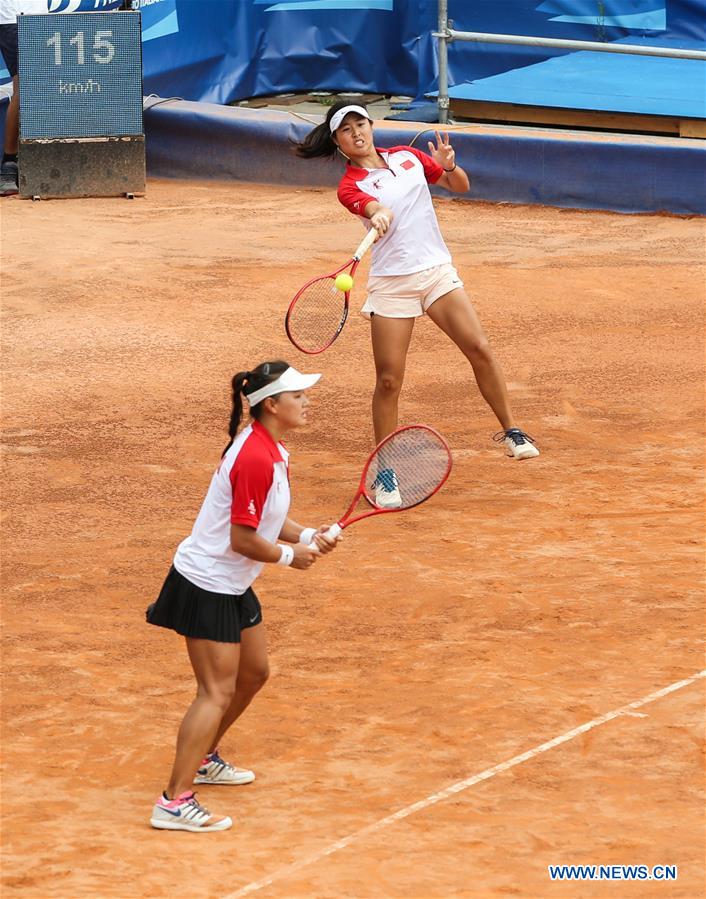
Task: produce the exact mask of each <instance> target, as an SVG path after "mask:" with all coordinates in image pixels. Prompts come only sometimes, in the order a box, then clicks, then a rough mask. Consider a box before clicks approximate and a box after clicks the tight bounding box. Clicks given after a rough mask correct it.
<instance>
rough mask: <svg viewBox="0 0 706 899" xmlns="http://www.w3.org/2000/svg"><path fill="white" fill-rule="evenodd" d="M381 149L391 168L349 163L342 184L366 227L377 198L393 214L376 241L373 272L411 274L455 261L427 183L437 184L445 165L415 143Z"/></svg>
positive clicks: (342, 195)
mask: <svg viewBox="0 0 706 899" xmlns="http://www.w3.org/2000/svg"><path fill="white" fill-rule="evenodd" d="M376 149H377V151H378V153H379V154H380V156H382V158H383V159H384V160H385V162H386V163H387V168H385V169H363V168H360V167H358V166H352V165H348V166H346V171H345V174H344V175H343V178H341V181H340V183H339V185H338V199H339V200H340V201H341V203H342V204H343V205H344V206H345V207H346V209H348V210H349V212H352V213H353V214H354V215H357V216H359V217H360V218H361V220H362V221H363V223H364V224H365V226H366V227H368V228H369V227H370V220H369V219H368V218H366V216H365V215H363V210H364V209H365V207H366V206H367V205H368V203H370V202H371V201H373V200H375V201H377V202H378V203H382V205H383V206H387V207H388V209H391V210H392V212H393V214H394V218H393V220H392V224H391V226H390V228H389V230H388V231H387V233H386V234H385V236H384V237H382V238H381V239H380V240H378V241H377V242H376V243H374V244H373V261H372V264H371V266H370V274H371V275H409V274H412V273H413V272H421V271H423V270H424V269H427V268H432V266H435V265H442V264H443V263H445V262H451V254H450V253H449V251H448V249H447V247H446V244H445V243H444V238H443V237H442V236H441V231H440V230H439V223H438V221H437V219H436V213H435V212H434V206H433V205H432V202H431V194H430V193H429V188H428V186H427V185H428V184H436V182H437V181H438V180H439V178H440V177H441V175H442V173H443V171H444V170H443V168H442V167H441V166H440V165H439V163H438V162H436V161H435V160H433V159H432V158H431V156H429V155H428V154H427V153H422V152H421V150H417V149H416V147H391V148H390V149H389V150H381V149H379V148H376Z"/></svg>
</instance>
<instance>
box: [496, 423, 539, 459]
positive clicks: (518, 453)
mask: <svg viewBox="0 0 706 899" xmlns="http://www.w3.org/2000/svg"><path fill="white" fill-rule="evenodd" d="M493 440H494V441H495V442H496V443H500V442H501V441H502V442H503V443H504V444H505V446H506V447H507V448H508V456H510V458H511V459H534V457H535V456H538V455H539V450H538V449H537V447H536V446H535V445H534V440H533V439H532V438H531V437H530V436H529V434H525V432H524V431H521V430H520V429H519V428H508V430H507V431H498V433H497V434H496V435H495V436H494V437H493Z"/></svg>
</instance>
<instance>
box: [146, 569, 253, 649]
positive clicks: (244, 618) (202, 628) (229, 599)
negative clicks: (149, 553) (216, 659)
mask: <svg viewBox="0 0 706 899" xmlns="http://www.w3.org/2000/svg"><path fill="white" fill-rule="evenodd" d="M146 618H147V623H148V624H156V625H157V626H158V627H166V628H169V629H170V630H173V631H176V632H177V634H181V635H182V636H184V637H193V638H196V639H201V640H215V641H216V642H218V643H240V634H241V632H242V631H244V630H246V629H247V628H249V627H255V625H257V624H260V622H261V621H262V608H261V607H260V601H259V600H258V598H257V596H256V595H255V591H254V590H253V589H252V587H249V588H248V589H247V590H246V591H245V593H243V594H241V595H240V596H233V595H231V594H228V593H212V592H211V591H210V590H203V589H202V588H201V587H197V586H196V584H192V583H191V581H190V580H188V579H187V578H185V577H184V576H183V575H182V574H179V572H178V571H177V570H176V568H174V566H173V565H172V567H171V568H170V570H169V574H168V575H167V578H166V580H165V581H164V584H163V586H162V589H161V591H160V594H159V596H158V597H157V600H156V602H153V603H152V604H151V605H150V606H148V608H147V612H146Z"/></svg>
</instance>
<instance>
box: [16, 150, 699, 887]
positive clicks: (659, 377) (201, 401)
mask: <svg viewBox="0 0 706 899" xmlns="http://www.w3.org/2000/svg"><path fill="white" fill-rule="evenodd" d="M293 164H296V163H293ZM437 210H438V214H439V218H440V222H441V226H442V230H443V231H444V233H445V236H446V238H447V241H448V243H449V246H450V249H451V251H452V253H453V255H454V258H455V262H456V264H457V266H458V268H459V270H460V272H461V274H462V276H463V277H464V279H465V281H466V284H467V287H468V288H469V289H470V292H471V293H472V295H473V297H474V300H475V302H476V305H477V308H478V311H479V313H480V315H481V318H482V320H483V322H484V324H485V326H486V329H487V331H488V332H489V335H490V338H491V341H492V343H493V346H494V347H495V350H496V353H497V355H498V356H499V357H500V359H501V361H502V364H503V366H504V369H505V373H506V376H507V379H508V382H509V385H510V390H511V396H512V400H513V403H514V406H515V409H516V411H517V415H518V418H519V420H520V422H521V423H522V425H523V426H524V427H525V428H526V429H527V431H528V432H529V433H530V434H532V435H533V436H534V437H535V438H536V439H537V441H538V443H539V445H540V447H541V450H542V455H541V457H540V458H539V459H537V460H535V461H530V462H524V463H517V462H514V461H511V460H509V459H507V458H505V457H504V455H503V451H502V450H501V449H500V448H499V447H498V445H497V444H494V443H493V442H492V441H491V437H492V435H493V433H494V432H495V431H496V430H497V428H496V425H495V422H494V420H493V418H492V416H491V415H490V413H489V411H488V410H487V408H486V407H485V405H484V403H483V402H482V400H481V399H480V396H479V394H478V392H477V390H476V387H475V382H474V381H473V379H472V377H471V374H470V368H469V367H468V366H467V364H466V363H465V361H464V360H463V359H462V358H461V357H460V355H459V353H458V352H457V351H456V350H455V348H454V347H452V346H451V345H450V344H449V343H448V342H447V340H446V338H445V337H444V336H443V335H442V334H441V333H440V332H438V331H437V330H436V329H435V327H434V326H433V325H432V323H431V322H429V321H422V322H420V323H419V324H418V327H417V330H416V334H415V337H414V340H413V347H412V351H411V353H410V358H409V365H408V371H407V378H408V380H407V385H406V390H405V392H404V394H403V399H402V404H401V415H402V420H403V422H405V423H411V422H424V423H428V424H431V425H434V426H436V427H438V428H439V429H440V430H441V431H442V432H443V433H444V434H446V436H447V437H448V439H449V441H450V443H451V446H452V449H453V453H454V462H455V464H454V469H453V472H452V475H451V479H450V481H449V483H448V484H447V486H446V487H445V488H444V490H443V491H442V492H441V493H440V494H439V495H438V496H437V497H435V498H434V499H433V500H432V501H431V502H430V503H428V504H427V505H426V506H424V507H421V508H419V509H417V510H415V511H413V512H411V513H408V514H406V515H398V516H393V515H390V516H381V517H379V518H377V519H375V520H373V521H371V522H365V523H364V524H361V525H357V526H354V527H353V528H351V529H350V530H349V531H348V532H347V537H346V540H345V542H344V543H343V544H342V545H341V547H340V549H339V550H338V551H337V553H336V554H335V557H332V558H330V559H325V560H322V561H321V562H319V563H318V564H317V565H316V566H314V568H313V569H312V570H311V571H310V572H307V573H305V572H299V571H293V570H284V569H281V568H276V567H275V566H270V567H268V570H267V571H266V572H265V574H264V575H263V576H262V578H261V580H260V581H259V587H258V593H259V595H260V598H261V600H262V602H263V607H264V613H265V622H266V628H267V633H268V638H269V643H270V650H271V662H272V677H271V680H270V682H269V683H268V684H267V686H266V688H265V690H264V691H263V693H261V694H260V696H259V697H258V698H257V699H256V700H255V703H254V705H253V706H252V708H251V709H250V710H249V711H248V712H246V714H245V716H244V717H243V718H242V719H241V722H240V724H239V726H237V728H236V730H235V731H233V732H232V733H231V735H230V740H229V741H228V742H226V743H225V745H224V746H223V754H224V755H225V757H226V758H228V759H231V760H233V761H235V762H237V763H240V764H241V765H246V766H248V767H252V768H254V769H255V770H256V772H257V780H256V782H255V783H254V784H252V785H250V786H245V787H205V788H202V789H201V791H200V793H199V797H200V798H201V800H202V801H203V802H204V803H205V804H206V805H207V806H208V807H209V808H210V809H211V810H212V811H214V812H217V813H222V814H230V815H232V816H233V818H234V819H235V826H234V828H233V829H232V830H230V831H227V832H224V833H218V834H210V835H206V834H203V835H195V834H188V833H164V832H157V831H154V830H152V829H151V828H150V827H149V825H148V819H149V815H150V810H151V805H152V803H153V802H154V800H155V799H156V797H157V796H158V794H159V792H160V791H161V790H162V789H163V788H164V786H165V784H166V780H167V776H168V770H169V767H170V765H171V761H172V749H173V741H174V737H175V734H176V729H177V726H178V723H179V721H180V719H181V716H182V714H183V712H184V710H185V708H186V707H187V705H188V703H189V702H190V700H191V697H192V690H193V688H192V677H191V672H190V669H189V666H188V662H187V659H186V654H185V651H184V648H183V645H182V642H181V639H180V638H178V637H177V636H176V635H174V634H171V633H170V632H167V631H162V630H160V629H157V628H150V627H148V626H147V625H146V624H144V617H143V616H144V608H145V606H146V605H147V603H148V602H150V601H151V600H153V599H154V597H155V596H156V593H157V591H158V589H159V587H160V585H161V582H162V580H163V578H164V575H165V574H166V571H167V568H168V566H169V563H170V561H171V557H172V554H173V552H174V549H175V547H176V545H177V543H178V542H179V541H180V540H181V539H182V538H183V537H184V536H185V535H186V534H187V533H188V531H189V530H190V527H191V524H192V522H193V519H194V517H195V515H196V513H197V511H198V508H199V506H200V503H201V500H202V497H203V494H204V492H205V490H206V487H207V484H208V482H209V478H210V475H211V472H212V469H213V467H214V465H215V464H216V462H217V460H218V458H219V455H220V452H221V450H222V448H223V446H224V445H225V443H226V427H227V420H228V415H229V411H230V399H229V396H228V386H229V379H230V377H231V375H232V374H233V373H234V372H235V371H236V370H238V369H241V368H244V367H251V366H253V365H254V364H256V363H257V362H258V361H261V360H263V359H267V358H285V359H287V360H289V361H290V362H291V363H293V364H295V365H297V366H298V367H300V368H303V369H304V370H309V371H322V372H324V375H325V377H324V379H323V380H322V382H321V385H320V387H318V388H316V389H315V390H314V391H312V394H311V396H312V399H313V401H314V403H313V406H312V411H311V416H310V425H309V426H308V429H307V430H306V431H305V432H299V433H297V434H294V435H292V438H291V439H290V441H289V447H290V450H291V451H292V453H293V458H292V481H293V506H292V514H293V517H295V518H297V519H298V520H301V521H303V522H305V523H309V524H318V523H323V522H324V521H330V520H334V519H335V518H336V517H338V516H339V515H340V514H342V512H343V511H344V510H345V507H346V505H347V501H348V498H349V495H350V493H351V491H352V489H353V487H354V486H355V483H356V482H357V477H358V472H359V469H360V466H361V463H362V461H363V459H364V457H365V455H366V452H367V450H368V449H369V447H370V446H371V440H372V434H371V427H370V424H369V395H370V392H371V387H372V383H373V368H372V359H371V353H370V348H369V338H368V326H367V324H366V323H365V322H364V321H363V319H361V318H360V317H359V316H357V315H352V317H351V320H350V322H349V324H348V325H347V326H346V330H345V331H344V333H343V335H342V337H341V339H340V340H339V341H338V343H337V344H336V345H335V346H334V347H333V348H332V349H331V350H329V351H328V352H327V353H325V354H324V355H323V356H320V357H318V358H307V357H303V356H301V355H300V354H298V353H297V352H296V351H295V350H293V348H291V347H290V346H289V344H288V343H287V340H286V337H285V335H284V331H283V327H282V321H283V314H284V310H285V308H286V304H287V301H288V298H289V295H290V294H291V293H292V292H293V289H294V288H295V287H297V286H298V285H299V284H300V283H301V282H303V281H304V280H305V279H307V278H308V277H310V276H311V275H313V274H316V273H317V272H318V271H319V270H322V271H326V270H328V269H330V268H332V267H333V266H334V263H336V261H337V260H339V259H340V258H341V256H343V257H345V255H346V254H347V253H349V252H351V251H352V249H353V248H354V246H355V245H356V244H357V242H358V239H359V237H360V233H359V225H358V224H357V222H356V221H355V220H354V219H353V218H352V217H350V216H348V215H347V214H346V213H345V212H344V211H343V209H342V208H340V207H339V206H338V204H337V202H336V199H335V196H334V194H333V192H332V191H328V190H286V189H280V188H276V187H262V186H257V185H245V184H235V183H229V184H217V183H194V184H187V183H183V182H181V183H178V182H164V181H162V182H150V184H149V188H148V194H147V196H146V197H145V198H144V199H138V200H135V201H133V202H128V201H126V200H84V201H78V200H77V201H49V202H41V203H32V202H29V201H21V200H18V199H9V200H3V201H2V254H3V260H2V276H3V309H4V327H3V353H4V377H3V391H2V400H3V412H4V425H5V436H4V441H3V442H4V462H5V482H4V531H5V553H4V556H5V566H4V588H3V599H4V615H3V624H4V672H5V684H4V753H5V760H4V765H5V767H4V777H3V820H4V844H5V861H4V889H3V896H5V897H8V899H9V897H19V896H22V897H27V899H30V897H31V899H44V897H64V899H76V897H82V899H83V897H86V899H96V897H98V899H101V897H120V899H132V897H168V896H174V895H179V896H193V897H199V899H201V897H203V899H212V897H213V899H221V897H225V896H234V895H255V896H263V897H277V899H300V897H301V899H304V897H306V899H311V897H316V899H319V897H320V899H339V897H356V899H358V897H359V899H388V897H389V899H396V897H405V899H437V897H439V899H442V897H443V899H445V897H521V899H543V897H548V899H552V897H555V896H556V897H571V899H576V897H618V896H619V897H635V899H643V897H649V899H651V897H670V899H672V897H684V899H696V897H699V896H701V895H702V894H703V890H704V849H703V836H704V780H703V756H702V750H701V741H702V732H703V724H704V689H703V688H704V680H703V679H697V680H694V681H692V682H690V683H688V684H687V685H685V686H683V687H682V688H680V689H676V690H674V691H673V692H671V693H669V694H666V695H664V696H662V697H660V698H657V699H655V700H654V701H652V702H650V703H647V704H645V705H644V706H641V707H640V708H637V709H635V710H633V711H632V712H631V713H629V714H621V715H619V716H617V717H615V718H613V719H612V720H609V721H607V722H605V723H603V724H601V725H600V726H595V727H592V728H590V729H588V730H587V731H586V732H585V733H582V734H579V735H577V736H575V737H574V738H571V739H567V740H566V741H565V742H563V743H561V744H559V745H556V746H554V747H552V748H549V749H547V751H543V752H541V753H538V754H536V755H533V756H532V757H530V758H528V759H527V760H525V761H523V762H522V763H518V764H515V765H514V766H513V767H511V768H510V769H508V770H505V771H501V772H499V773H497V774H496V775H495V776H492V777H488V778H487V779H484V780H482V781H480V782H479V783H476V784H474V785H472V786H468V787H467V788H465V789H460V790H459V791H458V792H457V793H455V794H451V795H449V796H448V797H446V798H443V799H441V800H439V801H437V802H435V803H433V804H427V805H426V806H424V807H420V808H418V809H417V810H416V811H415V810H412V811H411V812H410V813H408V814H406V815H405V817H403V818H401V819H399V820H397V821H392V822H388V823H386V824H381V825H380V826H379V827H378V828H377V829H373V830H371V831H368V832H367V833H365V832H364V833H362V834H360V835H358V836H355V834H356V832H357V831H360V830H362V829H363V828H366V827H368V826H370V825H375V824H376V822H380V821H382V819H385V818H386V817H387V816H389V815H391V814H393V813H394V812H396V811H398V810H402V809H407V808H408V807H409V806H410V805H412V804H414V803H416V802H422V801H423V800H426V799H427V798H428V797H430V796H432V795H433V794H436V793H438V792H439V791H442V790H444V789H445V788H447V787H449V786H451V785H452V784H455V783H458V782H461V781H465V780H467V779H469V778H472V777H473V776H474V775H476V774H479V773H481V772H484V771H486V770H487V769H490V768H492V767H493V766H495V765H497V764H499V763H502V762H505V761H507V760H509V759H512V758H514V757H515V756H517V755H519V754H522V753H525V752H528V751H530V750H533V749H535V748H537V747H539V746H541V745H542V744H544V743H546V742H547V741H549V740H552V739H553V738H555V737H559V736H561V735H562V734H566V733H567V732H569V731H571V730H572V729H574V728H577V727H578V726H580V725H582V724H584V723H586V722H590V721H592V720H593V719H595V718H598V717H599V716H601V715H603V714H605V713H607V712H610V711H612V710H615V709H619V708H621V707H622V706H624V705H625V704H627V703H630V702H632V701H634V700H639V699H641V698H643V697H646V696H648V695H649V694H651V693H653V692H654V691H657V690H660V689H661V688H664V687H668V686H669V685H671V684H674V683H676V682H677V681H680V680H682V679H687V678H691V677H693V676H694V675H695V674H697V673H698V672H699V671H700V670H701V669H703V668H704V664H703V655H702V646H701V640H702V634H703V622H704V597H703V567H702V566H703V548H702V536H703V488H702V471H703V463H704V455H703V434H702V430H701V422H702V418H703V405H704V388H703V384H704V372H703V368H702V355H703V338H704V321H703V311H702V310H703V299H704V297H703V285H704V268H705V267H704V263H705V259H704V223H703V220H697V219H692V220H688V219H678V218H673V217H666V216H664V217H662V216H640V217H638V216H632V217H631V216H623V215H617V214H606V213H585V212H577V211H560V210H554V209H542V208H530V207H511V206H491V205H484V204H468V203H463V202H450V201H445V200H441V201H437ZM363 268H365V269H366V270H367V264H366V263H365V262H364V263H363V266H362V267H361V269H363ZM363 286H364V278H363V276H362V271H361V273H360V274H359V277H358V287H357V298H356V299H357V304H361V303H362V300H363ZM352 835H353V839H351V840H349V841H347V843H346V844H345V845H342V846H340V847H338V848H336V847H335V846H333V844H335V843H336V841H338V840H344V839H346V838H348V837H351V836H352ZM328 849H331V850H332V851H330V852H329V853H328V854H325V851H327V850H328ZM562 863H565V864H618V865H627V864H645V865H648V866H653V865H658V864H665V865H676V866H678V879H677V880H676V881H672V882H669V883H662V882H651V883H649V882H622V883H607V882H594V883H588V882H577V881H574V882H571V883H553V882H551V881H550V879H549V875H548V872H547V865H549V864H562ZM290 865H294V866H295V867H294V868H293V869H291V870H288V866H290ZM263 880H264V881H267V880H270V881H271V882H269V883H266V884H265V885H262V886H259V887H257V885H258V884H259V883H260V882H261V881H263ZM250 884H255V885H256V886H255V887H252V888H251V890H250V892H245V891H243V892H242V893H241V892H240V891H242V890H243V888H245V887H248V885H250ZM256 887H257V888H256Z"/></svg>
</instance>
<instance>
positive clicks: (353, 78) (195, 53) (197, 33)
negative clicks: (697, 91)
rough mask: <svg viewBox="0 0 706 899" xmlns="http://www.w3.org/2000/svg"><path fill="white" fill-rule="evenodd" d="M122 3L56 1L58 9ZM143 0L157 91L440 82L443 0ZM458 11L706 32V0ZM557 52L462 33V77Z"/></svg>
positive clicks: (492, 3) (634, 32)
mask: <svg viewBox="0 0 706 899" xmlns="http://www.w3.org/2000/svg"><path fill="white" fill-rule="evenodd" d="M118 2H119V0H47V9H48V10H50V11H52V12H75V11H78V10H81V11H86V10H90V9H107V8H111V7H114V6H116V5H118ZM133 6H134V8H135V9H139V10H140V12H141V13H142V20H143V21H142V38H143V43H144V47H143V64H144V84H145V91H146V92H147V93H155V94H159V95H160V96H176V97H182V98H184V99H188V100H206V101H209V102H214V103H230V102H233V101H236V100H240V99H244V98H247V97H255V96H263V95H269V94H279V93H286V92H292V91H308V90H316V89H318V90H331V91H336V90H348V91H367V92H371V93H385V94H402V95H406V96H412V97H422V96H423V95H424V94H426V93H428V92H430V91H433V90H435V89H436V88H437V86H438V85H437V42H436V39H435V38H434V37H432V33H433V32H434V31H435V30H436V28H437V3H436V2H435V0H291V2H286V0H280V2H277V0H133ZM449 15H450V17H451V18H452V19H453V20H454V26H455V27H456V28H457V29H459V30H463V31H488V32H500V33H511V34H527V35H538V36H545V37H556V38H569V39H577V40H604V41H616V40H620V39H625V38H634V37H639V36H640V35H645V36H649V37H652V38H657V39H658V40H659V42H660V43H664V44H665V45H669V44H670V43H671V42H672V41H674V40H676V39H679V38H680V37H683V38H689V39H692V40H704V39H706V0H604V2H601V3H596V2H594V0H473V2H472V3H470V2H468V0H449ZM557 55H561V51H547V50H543V49H540V48H536V47H514V46H502V45H494V44H486V45H478V44H467V43H465V44H464V43H461V42H455V43H453V44H452V45H451V47H450V52H449V74H450V83H451V84H455V83H461V82H464V81H473V80H475V79H477V78H484V77H488V76H490V75H495V74H498V73H500V72H506V71H508V70H510V69H516V68H518V67H521V66H528V65H532V64H533V63H535V62H538V61H541V60H544V59H547V58H549V57H552V56H557ZM6 78H7V73H6V72H5V79H6ZM1 80H3V76H2V72H0V81H1Z"/></svg>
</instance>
